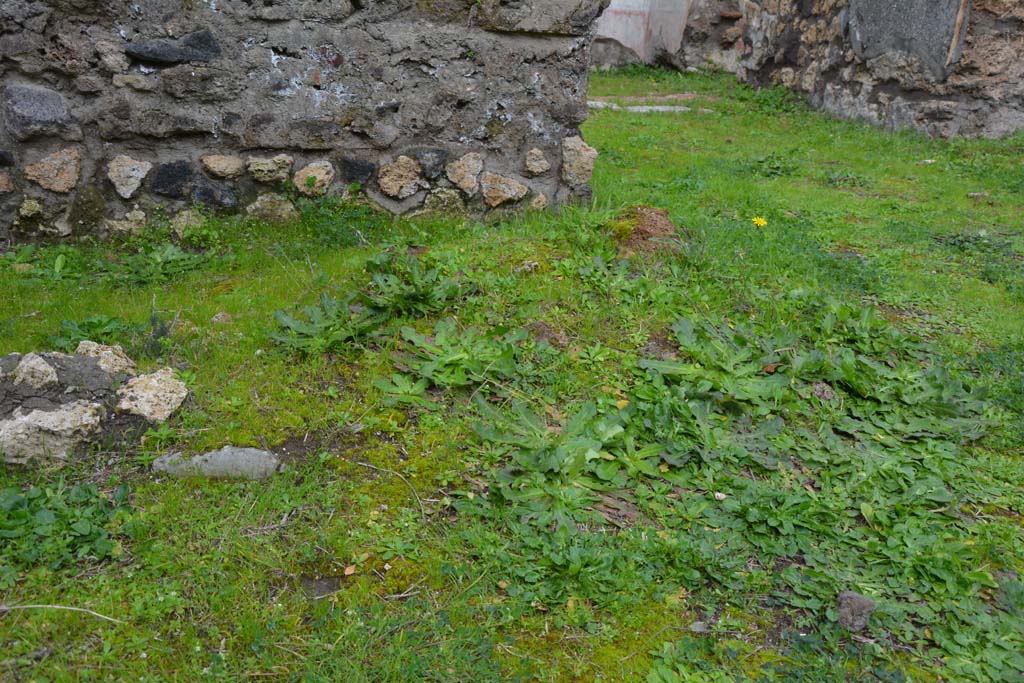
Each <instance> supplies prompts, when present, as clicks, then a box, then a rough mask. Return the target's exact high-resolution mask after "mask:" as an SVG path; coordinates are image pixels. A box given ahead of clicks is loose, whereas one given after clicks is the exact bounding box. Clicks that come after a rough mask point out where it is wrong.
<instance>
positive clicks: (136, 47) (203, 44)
mask: <svg viewBox="0 0 1024 683" xmlns="http://www.w3.org/2000/svg"><path fill="white" fill-rule="evenodd" d="M124 51H125V54H127V55H128V56H129V57H132V58H133V59H137V60H139V61H141V62H151V63H154V64H180V63H181V62H209V61H212V60H213V59H215V58H216V57H219V56H220V44H218V42H217V39H216V38H215V37H214V35H213V34H212V33H211V32H210V31H209V29H205V28H204V29H200V30H198V31H196V32H194V33H190V34H188V35H187V36H183V37H181V38H179V39H177V40H167V39H164V38H157V39H156V40H146V41H143V42H140V43H130V44H129V45H127V46H126V47H125V50H124Z"/></svg>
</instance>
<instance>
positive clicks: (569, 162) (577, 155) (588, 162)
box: [562, 135, 597, 187]
mask: <svg viewBox="0 0 1024 683" xmlns="http://www.w3.org/2000/svg"><path fill="white" fill-rule="evenodd" d="M596 162H597V150H596V149H594V148H593V147H591V146H590V145H588V144H587V143H585V142H584V141H583V138H581V137H579V136H578V135H574V136H572V137H568V138H566V139H565V140H563V141H562V179H563V180H565V182H567V183H568V184H569V185H570V186H571V187H577V186H581V185H586V184H587V183H589V182H590V176H591V175H592V174H593V172H594V164H595V163H596Z"/></svg>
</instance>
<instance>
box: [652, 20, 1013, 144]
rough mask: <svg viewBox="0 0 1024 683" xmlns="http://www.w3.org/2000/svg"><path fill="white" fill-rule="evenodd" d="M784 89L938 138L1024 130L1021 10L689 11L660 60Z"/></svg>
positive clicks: (816, 102)
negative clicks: (678, 43) (671, 51)
mask: <svg viewBox="0 0 1024 683" xmlns="http://www.w3.org/2000/svg"><path fill="white" fill-rule="evenodd" d="M661 60H662V61H668V62H670V63H672V64H674V65H676V66H678V67H681V68H682V67H701V66H704V65H706V64H708V63H711V64H714V65H716V66H718V67H720V68H723V69H725V70H728V71H732V72H734V73H737V74H738V75H739V76H740V77H741V78H742V79H744V80H746V81H748V82H751V83H754V84H757V85H767V84H772V83H781V84H783V85H786V86H788V87H790V88H792V89H794V90H797V91H799V92H802V93H804V94H806V95H807V97H808V99H809V100H810V101H811V103H812V104H814V105H815V106H818V107H821V108H823V109H825V110H827V111H830V112H833V113H835V114H838V115H840V116H844V117H851V118H860V119H865V120H867V121H871V122H872V123H876V124H879V125H883V126H886V127H889V128H904V127H912V128H917V129H919V130H922V131H924V132H926V133H928V134H930V135H935V136H943V137H948V136H955V135H961V136H984V137H1002V136H1004V135H1008V134H1010V133H1013V132H1014V131H1016V130H1020V129H1022V128H1024V3H1021V2H1018V1H1016V0H973V2H972V1H971V0H903V1H902V2H892V1H891V0H692V2H690V8H689V13H688V15H687V24H686V28H685V33H684V37H683V41H682V47H681V48H680V49H679V51H678V52H676V53H675V55H669V56H665V55H663V56H662V57H661Z"/></svg>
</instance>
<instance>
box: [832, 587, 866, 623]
mask: <svg viewBox="0 0 1024 683" xmlns="http://www.w3.org/2000/svg"><path fill="white" fill-rule="evenodd" d="M874 611H875V601H874V600H872V599H871V598H869V597H867V596H866V595H861V594H860V593H854V592H853V591H843V592H842V593H840V594H839V601H838V605H837V612H838V620H839V625H840V626H842V627H843V628H845V629H846V630H847V631H851V632H856V631H863V630H864V629H865V628H867V625H868V620H869V619H870V617H871V613H872V612H874Z"/></svg>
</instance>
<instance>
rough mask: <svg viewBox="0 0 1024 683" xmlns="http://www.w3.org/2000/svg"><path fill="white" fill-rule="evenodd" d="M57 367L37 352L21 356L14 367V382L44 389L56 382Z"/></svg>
mask: <svg viewBox="0 0 1024 683" xmlns="http://www.w3.org/2000/svg"><path fill="white" fill-rule="evenodd" d="M57 381H58V380H57V369H56V368H55V367H53V366H52V365H50V364H49V363H47V362H46V360H45V359H44V358H43V357H42V356H40V355H39V354H37V353H29V354H27V355H25V356H23V357H22V359H21V362H19V363H18V367H17V368H15V369H14V383H15V384H27V385H28V386H30V387H32V388H33V389H46V388H48V387H50V386H52V385H54V384H56V383H57Z"/></svg>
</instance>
